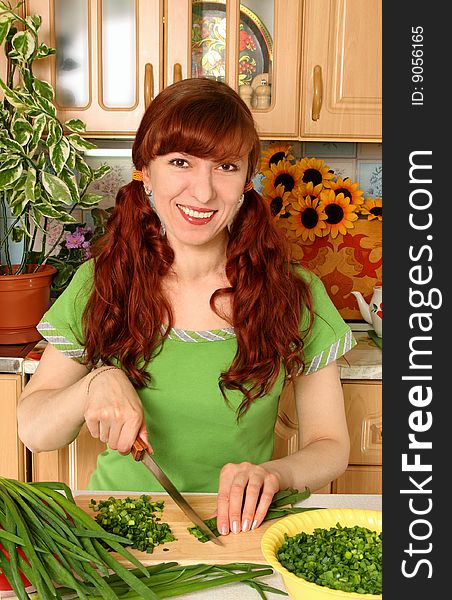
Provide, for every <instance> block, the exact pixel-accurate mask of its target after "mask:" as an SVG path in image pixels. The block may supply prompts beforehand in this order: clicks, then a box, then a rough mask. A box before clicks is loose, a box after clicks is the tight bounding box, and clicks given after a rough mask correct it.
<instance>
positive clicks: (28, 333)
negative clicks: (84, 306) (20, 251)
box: [0, 265, 57, 344]
mask: <svg viewBox="0 0 452 600" xmlns="http://www.w3.org/2000/svg"><path fill="white" fill-rule="evenodd" d="M14 268H17V265H13V269H14ZM34 268H35V265H29V266H28V271H29V272H28V273H24V274H23V275H0V344H26V343H29V342H38V341H39V340H40V339H42V336H41V334H40V333H39V332H38V330H37V329H36V325H37V324H38V323H39V321H40V319H41V317H42V315H43V314H44V313H45V312H46V310H47V309H48V308H49V306H50V286H51V284H52V277H53V276H54V275H55V273H56V272H57V270H56V269H55V267H52V266H51V265H43V266H41V267H39V269H38V271H37V272H36V273H33V270H34Z"/></svg>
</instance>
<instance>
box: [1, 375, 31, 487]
mask: <svg viewBox="0 0 452 600" xmlns="http://www.w3.org/2000/svg"><path fill="white" fill-rule="evenodd" d="M21 391H22V376H21V375H19V374H15V373H0V407H1V411H2V412H1V414H2V417H1V419H0V475H1V476H2V477H9V478H11V479H19V480H21V481H25V477H26V470H25V465H26V458H25V448H24V445H23V444H22V442H21V441H20V440H19V436H18V435H17V401H18V399H19V396H20V393H21Z"/></svg>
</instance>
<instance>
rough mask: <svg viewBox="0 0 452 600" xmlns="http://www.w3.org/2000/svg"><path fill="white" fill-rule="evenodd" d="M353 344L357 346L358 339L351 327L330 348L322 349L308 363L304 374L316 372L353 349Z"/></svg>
mask: <svg viewBox="0 0 452 600" xmlns="http://www.w3.org/2000/svg"><path fill="white" fill-rule="evenodd" d="M353 346H356V340H355V338H354V337H353V334H352V331H351V329H349V330H348V331H347V332H346V333H345V334H344V335H343V336H342V337H340V338H339V339H338V340H336V341H335V342H333V343H332V344H331V346H330V347H329V348H326V349H325V350H322V352H319V353H318V354H316V355H315V356H314V357H313V358H312V359H311V360H310V362H308V363H306V365H305V369H304V371H303V375H311V373H315V372H316V371H318V370H319V369H322V368H323V367H326V366H327V365H329V364H330V363H332V362H333V361H335V360H337V359H338V358H340V357H341V356H343V355H344V354H345V353H346V352H348V351H349V350H351V349H352V348H353ZM300 373H301V370H300V371H299V372H298V375H299V374H300Z"/></svg>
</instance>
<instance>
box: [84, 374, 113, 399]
mask: <svg viewBox="0 0 452 600" xmlns="http://www.w3.org/2000/svg"><path fill="white" fill-rule="evenodd" d="M111 369H117V367H105V368H104V367H101V368H100V369H98V370H97V373H94V375H93V376H92V377H91V379H90V380H89V381H88V385H87V386H86V394H87V395H88V394H89V386H90V385H91V382H92V381H93V379H95V378H96V377H97V376H98V375H101V374H102V373H105V371H110V370H111Z"/></svg>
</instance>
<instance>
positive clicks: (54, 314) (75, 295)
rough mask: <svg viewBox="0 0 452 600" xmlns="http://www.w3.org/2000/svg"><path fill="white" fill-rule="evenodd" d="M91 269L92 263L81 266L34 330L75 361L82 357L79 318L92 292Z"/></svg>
mask: <svg viewBox="0 0 452 600" xmlns="http://www.w3.org/2000/svg"><path fill="white" fill-rule="evenodd" d="M93 267H94V263H93V261H92V260H88V261H86V262H85V263H83V264H82V265H80V267H79V268H78V269H77V271H76V273H75V274H74V276H73V278H72V280H71V282H70V283H69V285H68V286H67V288H66V289H65V290H64V292H63V293H62V294H61V296H59V297H58V298H57V299H56V300H55V302H54V303H53V304H52V306H51V307H50V308H49V310H48V311H47V312H46V313H44V315H43V317H42V319H41V321H40V322H39V323H38V325H37V327H36V329H37V330H38V331H39V333H40V334H41V335H42V336H43V337H44V338H45V339H46V340H47V341H48V342H49V343H50V344H52V345H53V346H55V348H57V349H58V350H60V351H61V352H63V354H64V355H65V356H68V357H69V358H73V359H75V360H79V359H81V358H82V357H83V354H84V343H83V329H82V315H83V311H84V309H85V306H86V303H87V301H88V298H89V296H90V293H91V289H92V284H93V272H94V271H93Z"/></svg>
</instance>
